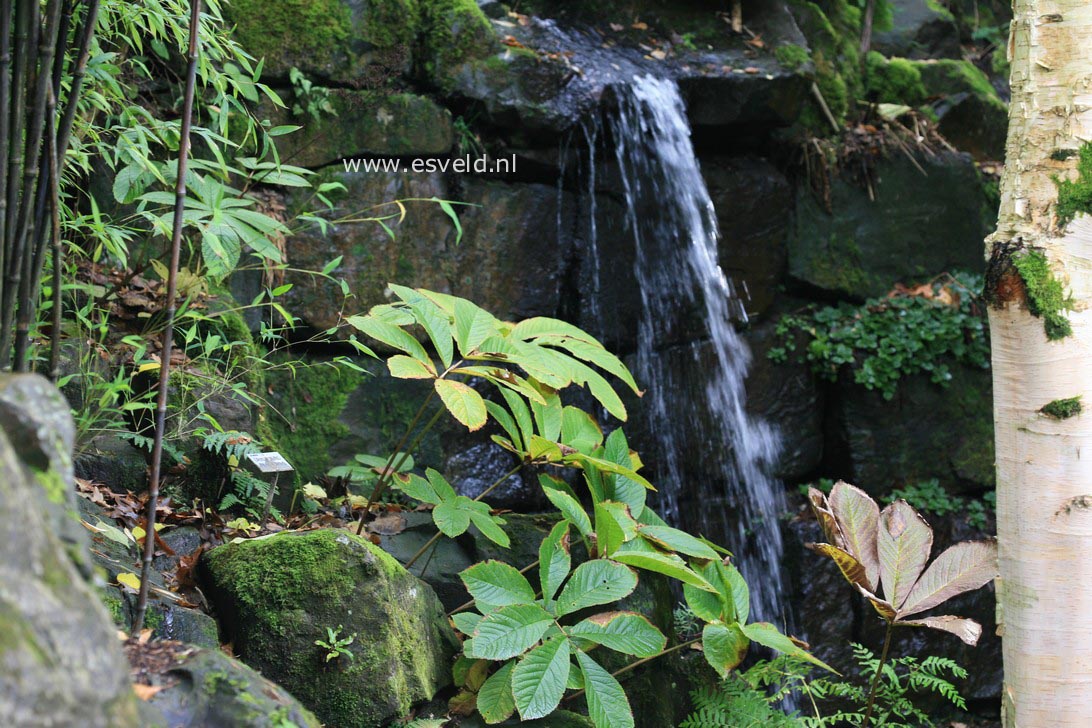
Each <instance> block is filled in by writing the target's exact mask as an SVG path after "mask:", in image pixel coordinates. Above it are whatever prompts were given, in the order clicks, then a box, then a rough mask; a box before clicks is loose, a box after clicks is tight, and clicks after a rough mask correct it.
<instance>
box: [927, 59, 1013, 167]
mask: <svg viewBox="0 0 1092 728" xmlns="http://www.w3.org/2000/svg"><path fill="white" fill-rule="evenodd" d="M914 65H915V66H916V67H917V69H918V72H919V73H920V74H921V81H922V85H923V86H924V87H925V91H926V94H927V95H928V97H929V99H930V101H931V103H932V108H933V111H934V113H935V114H936V116H937V128H938V129H939V131H940V133H941V134H943V135H944V137H945V138H946V139H947V140H948V141H950V142H951V143H952V144H953V145H955V146H956V147H957V148H958V149H959V150H960V151H964V152H968V153H969V154H971V156H973V157H974V158H975V159H978V160H997V159H1003V158H1004V156H1005V141H1006V137H1007V134H1008V127H1009V110H1008V105H1007V104H1006V103H1005V102H1004V101H1002V100H1001V97H1000V96H999V95H998V94H997V91H996V90H995V89H994V87H993V85H992V84H991V83H990V80H989V78H988V77H987V76H986V74H985V73H983V72H982V70H981V69H979V68H978V67H977V66H975V65H974V64H973V63H971V62H970V61H964V60H958V61H956V60H951V59H943V60H938V61H917V62H915V63H914Z"/></svg>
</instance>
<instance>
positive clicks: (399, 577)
mask: <svg viewBox="0 0 1092 728" xmlns="http://www.w3.org/2000/svg"><path fill="white" fill-rule="evenodd" d="M201 563H202V569H203V574H204V578H205V581H206V584H207V587H208V591H207V594H208V595H209V598H210V599H211V601H212V603H213V604H214V605H215V608H216V610H217V612H218V614H219V616H220V618H221V624H222V626H223V628H224V631H225V636H226V638H227V639H228V640H230V641H231V642H233V643H234V645H235V650H236V653H237V654H238V656H239V657H240V659H242V660H243V662H245V663H247V664H248V665H250V666H251V667H253V668H255V669H257V670H259V671H260V672H261V673H262V674H263V675H264V676H266V677H268V678H269V679H272V680H275V681H276V682H277V683H279V684H281V685H287V686H290V687H291V690H292V693H293V695H295V696H296V697H297V698H299V699H300V701H301V702H302V703H303V704H304V705H306V706H307V707H308V708H309V709H311V710H313V711H314V712H315V714H316V715H317V716H318V717H319V719H321V720H322V721H323V722H325V723H328V724H331V725H337V726H343V727H344V728H355V727H359V728H377V727H378V726H380V725H385V724H386V722H387V721H388V720H390V719H392V718H395V717H398V716H402V715H405V714H406V713H407V712H408V711H409V709H410V708H411V707H412V706H413V704H414V703H417V702H420V701H424V700H429V699H431V698H432V697H433V696H434V695H435V694H436V692H437V691H438V690H440V689H441V688H442V687H444V686H445V685H447V684H448V683H449V682H450V680H451V671H450V664H451V663H450V660H451V658H452V656H453V655H454V652H455V649H456V645H457V642H456V640H455V636H454V634H453V633H452V632H451V628H450V626H448V623H447V619H446V617H445V616H444V609H443V607H442V606H441V604H440V602H439V600H438V599H437V598H436V595H435V594H434V593H433V591H432V588H431V587H429V586H428V585H427V584H425V583H423V582H421V581H419V580H418V579H417V578H416V577H415V576H413V575H411V574H409V573H408V572H407V571H406V570H405V569H403V568H402V567H401V566H399V565H398V563H397V562H396V561H395V560H394V559H393V558H391V557H390V556H388V555H387V554H386V553H384V552H383V551H382V550H380V549H379V548H378V547H376V546H374V545H372V543H371V542H369V541H366V540H364V539H360V538H357V537H356V536H353V535H350V534H348V533H346V532H344V531H329V530H325V531H308V532H302V533H283V534H277V535H274V536H271V537H268V538H262V539H254V540H249V541H244V542H242V543H236V544H228V545H225V546H221V547H219V548H217V549H214V550H213V551H211V552H209V553H208V554H206V556H205V557H204V558H203V559H202V562H201ZM327 628H330V629H336V630H339V632H338V634H339V636H340V637H341V638H348V637H349V636H353V637H354V639H353V642H352V643H351V644H349V645H347V647H346V648H347V649H348V650H349V651H350V652H352V654H353V656H352V657H351V658H350V657H348V656H340V657H336V658H334V659H332V660H329V661H327V660H326V659H325V657H326V653H327V650H325V649H323V648H322V647H321V646H317V645H316V644H315V640H327V641H328V639H329V638H328V635H327Z"/></svg>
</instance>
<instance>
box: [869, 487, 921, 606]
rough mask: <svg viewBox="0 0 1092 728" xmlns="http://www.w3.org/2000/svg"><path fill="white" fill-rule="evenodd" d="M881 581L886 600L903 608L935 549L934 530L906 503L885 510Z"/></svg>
mask: <svg viewBox="0 0 1092 728" xmlns="http://www.w3.org/2000/svg"><path fill="white" fill-rule="evenodd" d="M877 541H878V545H879V554H880V581H881V582H882V583H883V595H884V596H885V597H886V598H887V601H889V602H891V604H893V605H894V606H895V609H899V608H901V607H902V605H903V603H904V602H905V601H906V598H907V596H909V595H910V590H911V589H912V588H913V586H914V583H915V582H917V580H918V577H919V576H921V571H922V569H924V568H925V562H926V561H928V560H929V552H930V551H932V549H933V529H932V528H930V527H929V524H928V523H926V522H925V519H923V518H922V517H921V516H920V515H918V512H917V511H915V510H914V509H913V508H911V507H910V505H909V504H908V503H907V502H906V501H903V500H898V501H895V502H894V503H892V504H891V505H889V506H888V507H887V508H884V509H883V512H882V513H881V514H880V530H879V538H878V539H877Z"/></svg>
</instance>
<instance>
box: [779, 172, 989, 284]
mask: <svg viewBox="0 0 1092 728" xmlns="http://www.w3.org/2000/svg"><path fill="white" fill-rule="evenodd" d="M916 162H917V165H919V166H920V167H921V168H922V169H923V170H924V172H925V174H922V172H921V171H919V170H918V168H917V166H915V164H914V162H911V161H910V160H909V159H908V158H907V157H906V156H905V155H903V154H901V153H895V154H894V156H891V157H889V158H887V159H883V160H881V161H879V162H877V163H876V165H875V168H874V175H873V179H875V180H876V183H875V188H874V192H875V201H872V200H870V199H869V193H868V191H867V190H866V189H864V188H862V187H859V186H857V185H856V184H854V183H853V182H851V181H849V180H847V179H845V178H844V176H843V177H837V178H835V179H834V180H833V183H832V190H831V198H830V199H831V207H832V210H833V212H832V213H828V212H827V211H826V210H824V209H823V208H822V206H821V205H820V204H819V203H818V202H817V201H816V200H815V197H814V195H813V194H812V192H811V191H810V190H808V189H807V187H806V186H805V187H802V188H799V189H798V192H797V199H796V214H795V221H794V226H793V232H792V234H791V235H790V236H789V274H790V275H791V276H792V277H793V278H796V279H797V280H799V281H801V282H803V283H806V284H808V285H811V286H814V287H815V288H819V289H821V290H823V291H828V292H832V293H837V294H839V295H842V296H849V297H853V298H868V297H871V296H880V295H883V294H885V293H886V292H887V291H888V290H890V289H891V286H892V285H893V284H894V283H895V282H896V281H913V280H916V279H925V278H929V277H931V276H933V275H935V274H937V273H941V272H944V271H951V270H968V271H978V270H981V268H982V240H983V239H984V238H985V236H986V234H987V233H988V232H989V230H990V228H991V227H992V225H993V222H994V221H995V218H996V210H994V209H992V208H991V206H990V203H989V201H988V198H987V196H986V194H985V191H984V188H983V185H982V180H981V178H980V177H979V174H978V171H977V170H976V169H975V166H974V163H973V161H972V160H971V158H970V157H969V156H967V155H964V154H951V153H940V154H936V155H934V156H924V155H919V156H918V157H917V158H916Z"/></svg>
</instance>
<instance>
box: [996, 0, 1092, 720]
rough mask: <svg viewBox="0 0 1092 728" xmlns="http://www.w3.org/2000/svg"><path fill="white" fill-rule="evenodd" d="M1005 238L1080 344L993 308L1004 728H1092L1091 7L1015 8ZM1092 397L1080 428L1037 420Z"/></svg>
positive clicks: (1077, 2)
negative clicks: (1075, 212) (1053, 293)
mask: <svg viewBox="0 0 1092 728" xmlns="http://www.w3.org/2000/svg"><path fill="white" fill-rule="evenodd" d="M1012 31H1013V32H1012V38H1011V40H1010V45H1009V53H1010V58H1011V60H1012V91H1013V93H1012V106H1011V111H1010V129H1009V137H1008V147H1007V151H1006V154H1007V159H1006V166H1005V171H1004V176H1003V179H1002V188H1001V191H1002V201H1001V213H1000V218H999V220H998V228H997V232H996V233H995V234H994V235H993V236H992V237H991V238H990V239H989V240H988V241H987V247H988V251H987V253H989V252H990V251H991V250H992V249H993V246H994V245H996V244H999V243H1005V242H1009V241H1014V240H1017V239H1020V240H1022V242H1023V244H1024V245H1026V246H1029V247H1035V248H1039V249H1041V250H1042V251H1043V252H1044V253H1045V255H1046V257H1047V259H1048V260H1049V261H1050V264H1051V267H1052V269H1053V271H1054V273H1055V275H1056V276H1057V277H1058V279H1059V280H1060V281H1061V282H1062V283H1063V284H1064V285H1065V286H1066V288H1067V290H1068V291H1069V292H1071V293H1072V295H1073V301H1074V310H1073V311H1070V312H1069V313H1068V314H1067V315H1068V318H1069V321H1070V322H1071V324H1072V326H1073V335H1072V336H1069V337H1067V338H1064V339H1062V340H1060V341H1048V340H1047V338H1046V335H1045V333H1044V329H1043V322H1042V320H1041V319H1039V318H1034V317H1033V316H1032V315H1031V314H1030V313H1029V312H1028V310H1027V308H1026V306H1024V305H1023V303H1022V301H1021V300H1019V299H1021V298H1022V296H1021V294H1020V293H1019V292H1017V295H1015V296H1014V297H1013V298H1015V299H1016V300H1010V301H1007V302H1004V301H1003V302H1001V303H1000V304H999V306H1000V307H991V310H990V331H991V335H992V341H993V372H994V374H993V377H994V420H995V424H996V443H997V531H998V538H999V541H1000V571H1001V578H1000V579H999V581H998V601H999V606H998V624H999V631H1000V633H1001V634H1002V638H1003V645H1004V667H1005V688H1004V696H1003V706H1002V713H1003V717H1004V722H1005V725H1006V726H1007V728H1013V727H1018V728H1039V727H1042V728H1046V727H1048V726H1049V727H1050V728H1057V727H1066V726H1072V727H1073V728H1078V727H1079V728H1087V727H1088V726H1092V312H1090V310H1089V303H1090V301H1092V217H1089V216H1085V215H1080V216H1078V217H1077V219H1076V220H1075V221H1074V222H1072V223H1071V224H1070V225H1068V226H1067V227H1066V228H1065V229H1059V228H1058V226H1057V221H1056V219H1055V217H1054V207H1055V203H1056V202H1057V198H1058V189H1057V185H1056V184H1055V182H1054V178H1055V177H1063V178H1069V179H1073V178H1075V176H1076V172H1075V169H1076V162H1077V157H1076V156H1075V155H1074V156H1070V157H1068V158H1063V157H1064V155H1054V157H1053V158H1052V153H1054V152H1055V151H1056V150H1059V149H1061V150H1072V151H1076V150H1078V149H1079V148H1080V147H1081V146H1082V145H1083V144H1085V143H1087V142H1090V141H1092V2H1089V0H1016V2H1015V20H1014V22H1013V29H1012ZM1076 396H1080V397H1082V404H1083V406H1084V408H1085V410H1086V412H1085V413H1084V414H1083V415H1079V416H1076V417H1072V418H1069V419H1061V420H1058V419H1051V418H1049V417H1047V416H1045V415H1043V414H1040V413H1039V409H1040V408H1041V407H1043V406H1044V405H1046V404H1048V403H1050V402H1052V401H1055V400H1059V399H1067V398H1070V397H1076Z"/></svg>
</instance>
